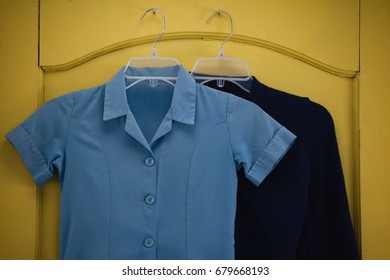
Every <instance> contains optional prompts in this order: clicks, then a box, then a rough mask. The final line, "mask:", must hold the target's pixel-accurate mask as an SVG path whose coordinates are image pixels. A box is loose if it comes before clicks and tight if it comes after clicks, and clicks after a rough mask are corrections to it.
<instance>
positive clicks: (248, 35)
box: [0, 0, 390, 259]
mask: <svg viewBox="0 0 390 280" xmlns="http://www.w3.org/2000/svg"><path fill="white" fill-rule="evenodd" d="M14 2H15V1H2V2H1V5H3V6H4V8H5V9H3V6H2V7H1V8H2V9H1V13H2V14H1V16H2V18H3V21H5V20H4V18H5V19H6V20H8V22H7V23H8V24H9V26H11V27H10V28H6V27H4V28H3V26H1V28H2V29H1V35H3V34H5V35H6V36H8V37H4V38H9V40H10V42H11V41H12V44H11V43H10V44H9V45H7V44H5V43H4V42H7V41H6V40H3V41H4V42H3V41H0V43H1V45H0V47H2V48H4V49H5V50H7V51H8V52H10V53H11V54H13V56H4V59H5V60H4V61H7V64H8V65H10V66H9V67H7V68H4V70H3V67H2V68H1V70H2V72H1V74H2V75H1V79H2V81H3V80H4V81H6V83H5V84H6V85H7V86H6V91H4V92H2V93H1V97H2V99H1V101H2V102H1V104H2V105H1V107H0V108H1V111H0V113H1V118H2V123H1V133H2V135H4V134H5V133H6V132H7V131H9V130H10V129H11V128H12V127H14V126H16V125H17V124H18V123H19V122H21V121H22V120H24V119H25V118H26V117H27V116H28V115H29V114H31V112H32V111H34V110H35V109H36V108H37V106H39V105H40V104H43V103H44V102H46V101H48V100H50V99H52V98H54V97H57V96H60V95H63V94H66V93H68V92H71V91H75V90H79V89H83V88H88V87H92V86H96V85H99V84H102V83H105V82H106V81H108V80H109V79H110V77H112V75H113V74H114V73H116V71H118V69H119V68H120V67H121V66H123V65H124V64H126V62H127V60H128V59H129V58H130V57H132V56H147V55H149V54H150V51H151V46H152V42H153V41H154V39H155V38H156V34H158V33H159V32H160V31H161V27H162V21H161V17H160V15H158V14H156V15H154V16H152V15H148V17H147V18H145V19H144V21H142V22H141V21H140V20H139V18H140V16H141V15H142V14H143V13H144V12H145V11H146V10H147V9H149V8H151V7H154V6H153V5H154V4H155V1H120V0H113V1H104V0H94V1H92V0H91V1H66V0H58V1H40V6H39V7H40V11H39V12H40V14H39V18H40V30H39V33H38V22H37V21H38V9H37V3H36V2H37V1H27V0H25V1H18V2H25V3H23V5H21V4H15V3H14ZM362 2H363V4H364V5H363V4H362V5H360V2H359V1H358V0H348V1H337V0H321V1H308V0H301V1H285V0H278V1H258V0H247V1H245V5H242V3H239V2H237V1H206V0H201V1H180V0H164V1H159V2H158V5H159V6H158V8H160V9H161V10H162V11H163V12H164V13H165V16H166V20H167V26H166V31H167V33H166V35H164V36H163V38H162V41H161V42H159V43H158V45H157V51H158V54H159V55H160V56H167V57H176V58H178V59H179V60H180V62H181V63H182V64H183V65H184V66H185V67H186V68H187V69H188V70H190V69H191V68H192V66H193V64H194V62H195V61H196V59H197V58H199V57H210V56H216V55H217V54H218V50H219V46H220V43H221V42H222V40H223V39H224V38H225V37H226V36H227V34H226V33H227V32H228V31H229V21H228V19H227V18H226V17H223V16H220V17H217V18H215V19H214V20H213V21H211V22H210V23H208V24H206V23H205V19H206V18H207V16H208V15H209V14H211V13H212V12H213V11H215V10H217V9H224V10H225V11H227V12H229V13H230V14H231V15H232V17H233V31H234V35H233V37H232V38H231V40H230V41H229V42H228V43H227V44H226V45H225V55H226V56H229V57H240V58H243V59H245V60H246V61H247V62H248V64H249V67H250V70H251V72H252V74H253V75H255V76H256V77H257V78H259V79H260V80H261V81H262V82H263V83H265V84H267V85H269V86H271V87H274V88H278V89H281V90H283V91H286V92H290V93H294V94H296V95H301V96H308V97H309V98H310V99H311V100H313V101H315V102H318V103H320V104H322V105H324V106H325V107H326V108H327V109H328V110H329V111H330V113H331V114H332V116H333V118H334V121H335V126H336V134H337V137H338V143H339V148H340V155H341V159H342V165H343V170H344V175H345V179H346V186H347V192H348V199H349V205H350V210H351V215H352V218H353V221H354V225H355V229H356V233H357V237H358V239H359V240H361V241H362V245H361V246H362V249H363V250H362V251H363V257H365V258H390V255H389V253H385V252H384V251H383V252H382V251H381V253H380V254H377V253H376V252H377V251H376V249H375V248H376V247H379V245H378V244H376V243H375V242H373V240H374V239H375V238H376V237H375V235H376V234H378V233H377V231H375V232H373V231H372V230H371V228H370V222H369V220H370V218H371V213H372V210H373V209H374V208H375V207H374V205H373V197H377V196H378V195H380V194H386V193H387V194H388V192H389V191H388V190H386V188H385V185H386V184H387V186H388V182H389V179H387V178H386V177H385V176H384V175H383V174H382V173H381V174H382V175H381V177H380V178H379V179H377V180H376V182H378V181H379V183H380V184H381V185H382V187H380V188H377V189H375V190H373V192H372V193H370V192H369V191H368V190H369V188H370V186H371V183H370V182H369V178H370V176H373V174H372V173H373V172H374V167H372V166H369V164H370V162H369V160H371V158H370V156H369V155H370V153H371V149H374V151H378V150H375V147H372V146H371V147H362V150H360V149H359V140H360V137H359V130H358V128H359V121H360V122H361V124H362V125H365V126H367V129H369V128H368V126H369V121H370V118H373V119H375V118H380V120H382V119H383V116H387V117H388V113H385V110H386V108H384V107H385V105H382V107H381V109H382V111H380V112H376V113H377V114H378V115H377V114H376V113H373V114H372V115H370V116H368V117H364V118H363V117H362V116H365V112H366V111H364V110H372V107H373V105H372V104H371V105H372V106H371V107H370V106H369V105H367V107H365V106H363V104H360V111H359V106H358V105H359V102H358V101H359V78H363V76H362V75H363V74H364V69H362V70H361V71H360V68H359V67H360V65H359V63H360V60H359V59H360V57H359V55H360V51H362V50H363V46H364V47H365V48H366V50H367V52H369V51H370V49H369V47H370V46H371V45H370V43H369V39H366V38H362V42H363V40H364V43H365V44H366V45H362V49H360V43H361V42H360V41H359V28H360V26H359V20H360V9H363V12H364V11H366V10H367V13H366V14H365V13H362V14H363V15H364V16H365V18H364V17H363V19H367V22H368V23H371V19H372V18H371V17H374V14H375V12H376V9H378V8H377V7H376V6H375V5H374V4H369V3H368V1H367V0H366V1H362ZM373 2H375V1H373ZM378 2H380V1H378ZM370 3H372V1H371V2H370ZM384 8H387V11H389V10H390V7H389V5H387V6H385V7H384ZM22 13H23V14H28V15H29V17H25V16H24V17H22V15H21V14H22ZM13 15H20V17H21V18H23V20H19V21H18V20H17V19H15V18H14V16H13ZM382 20H384V19H382ZM377 21H380V19H377ZM386 21H387V23H389V20H388V19H386ZM362 24H364V22H363V23H362ZM375 24H378V23H377V22H375V21H374V22H373V24H372V25H370V26H368V25H367V27H366V28H367V29H366V30H363V31H364V33H363V34H367V35H369V34H370V30H372V29H373V28H375V26H376V25H375ZM27 30H28V31H29V32H27ZM14 31H15V32H14ZM20 32H23V34H28V36H27V37H25V36H23V37H20V36H18V35H17V34H20ZM38 34H39V39H40V41H39V66H41V69H43V70H42V72H40V71H38V67H37V58H38ZM2 38H3V37H2ZM2 38H1V39H2ZM387 43H388V42H387ZM15 44H17V45H20V46H21V47H20V48H21V49H17V48H14V47H13V46H14V45H15ZM371 47H372V46H371ZM24 50H28V52H24ZM2 53H3V51H2ZM387 57H388V55H387ZM366 59H367V61H368V58H366ZM387 59H388V58H387ZM2 61H3V57H2ZM362 62H363V61H362ZM20 65H23V68H21V67H20ZM21 69H23V73H20V71H21ZM373 71H374V73H375V71H376V70H373ZM3 72H4V73H3ZM6 77H9V79H7V80H6ZM20 78H23V83H20V81H19V80H18V79H20ZM364 81H365V84H363V83H362V87H361V91H363V90H367V93H366V96H365V98H366V99H367V101H366V102H368V103H369V102H370V100H371V97H372V96H371V95H370V94H369V93H368V92H369V85H370V83H371V82H372V81H370V80H369V79H366V80H364ZM363 86H364V87H363ZM384 89H385V87H382V88H380V92H383V90H384ZM363 93H364V92H361V93H360V94H361V96H362V97H364V96H363ZM374 94H378V95H377V98H378V100H381V98H382V99H385V98H386V97H385V96H384V95H379V92H378V93H374ZM3 100H4V102H3ZM378 100H375V101H378ZM387 104H388V103H387ZM16 106H17V107H16ZM15 108H17V110H15ZM16 112H18V113H16ZM386 114H387V115H386ZM378 116H380V117H378ZM3 120H5V121H3ZM382 124H384V122H383V123H382ZM362 128H363V127H362ZM384 130H385V131H386V132H385V133H387V134H386V135H387V139H388V138H389V132H388V128H387V130H386V129H384ZM374 134H375V133H374ZM360 135H361V139H362V140H366V141H369V139H371V138H370V137H369V136H367V135H366V134H364V131H362V130H360ZM365 136H366V137H367V138H365ZM387 141H388V140H387ZM381 143H382V144H384V141H383V142H381ZM0 147H1V150H0V151H1V154H0V155H1V163H0V168H1V169H0V172H1V175H2V176H1V179H0V188H1V189H0V191H1V196H0V197H1V198H0V199H1V201H2V203H1V205H0V207H1V213H0V217H1V226H2V231H1V233H0V234H1V238H0V246H1V247H0V248H1V250H0V258H27V259H30V258H41V259H57V258H58V256H59V198H60V191H59V186H58V182H57V180H55V179H54V180H51V181H50V182H48V183H47V184H46V185H45V186H43V187H42V188H36V187H35V186H34V183H33V181H32V179H31V178H30V177H29V174H28V172H27V171H26V168H25V167H23V164H22V162H21V160H20V159H19V158H18V156H17V153H16V152H15V151H14V150H13V149H12V148H11V147H10V145H9V144H8V143H6V142H5V140H4V139H1V146H0ZM363 148H364V149H363ZM387 149H388V148H387ZM388 151H389V150H387V152H388ZM374 156H375V157H376V158H375V159H376V160H377V159H378V158H381V156H382V155H381V154H379V153H376V154H375V155H374ZM360 159H361V160H362V161H361V162H360ZM363 160H367V161H366V162H364V161H363ZM383 162H384V161H383ZM387 167H388V164H387ZM363 168H364V169H363ZM381 168H382V169H381ZM383 168H386V164H384V166H383V165H382V166H376V167H375V170H379V171H380V170H385V169H383ZM387 169H388V168H387ZM360 175H361V176H362V178H364V179H365V180H363V181H362V183H364V185H363V184H362V185H361V184H360ZM389 197H390V196H387V198H385V197H384V196H381V202H382V203H383V209H382V210H381V211H379V212H375V211H374V212H375V214H378V213H379V214H380V215H381V216H380V217H382V218H383V217H384V215H385V214H386V213H389V212H390V210H389V209H388V208H386V206H385V205H386V202H389ZM3 200H4V202H3ZM360 201H362V202H364V203H363V204H362V205H360ZM388 204H389V203H387V205H388ZM361 206H362V208H361ZM364 207H368V208H364ZM361 217H363V218H365V219H363V220H362V223H361ZM378 219H380V218H378ZM379 224H380V226H381V227H382V228H383V229H385V230H386V229H389V225H388V224H385V223H379ZM361 226H362V228H361ZM3 228H4V230H3ZM361 232H362V233H363V235H360V233H361ZM366 244H367V245H366ZM369 246H374V247H369ZM375 246H376V247H375ZM386 246H387V247H386ZM383 247H385V248H387V252H390V249H389V248H390V242H389V240H387V241H385V246H383Z"/></svg>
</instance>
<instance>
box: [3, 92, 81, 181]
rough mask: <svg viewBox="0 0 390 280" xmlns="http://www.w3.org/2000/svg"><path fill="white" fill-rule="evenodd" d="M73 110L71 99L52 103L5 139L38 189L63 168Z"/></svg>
mask: <svg viewBox="0 0 390 280" xmlns="http://www.w3.org/2000/svg"><path fill="white" fill-rule="evenodd" d="M72 108H73V102H72V98H71V95H66V96H63V97H59V98H56V99H53V100H51V101H49V102H47V103H46V104H45V105H43V106H42V107H41V108H40V109H38V110H37V111H36V112H34V113H33V114H32V115H31V116H30V117H29V118H28V119H27V120H25V121H24V122H23V123H22V124H20V125H19V126H17V127H16V128H14V129H13V130H11V131H10V132H9V133H8V134H7V135H6V137H7V139H8V140H9V141H10V142H11V144H12V145H13V146H14V147H15V148H16V149H17V151H18V153H19V154H20V156H21V157H22V159H23V162H24V163H25V165H26V166H27V168H28V170H29V171H30V173H31V174H32V176H33V178H34V180H35V182H36V183H37V184H38V185H42V184H44V183H45V182H46V181H47V180H49V179H50V178H51V177H53V175H54V170H55V169H57V170H60V169H61V167H62V163H63V159H64V149H65V144H66V135H67V128H68V124H69V119H70V115H71V111H72Z"/></svg>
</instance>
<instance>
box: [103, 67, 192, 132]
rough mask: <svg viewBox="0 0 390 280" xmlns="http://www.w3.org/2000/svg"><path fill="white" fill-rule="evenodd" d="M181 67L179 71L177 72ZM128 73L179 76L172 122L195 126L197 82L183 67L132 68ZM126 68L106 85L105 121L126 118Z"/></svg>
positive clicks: (174, 94)
mask: <svg viewBox="0 0 390 280" xmlns="http://www.w3.org/2000/svg"><path fill="white" fill-rule="evenodd" d="M177 67H179V70H177ZM126 73H127V74H129V73H131V74H132V75H142V76H145V75H154V76H156V75H158V74H159V73H163V74H164V75H163V76H172V75H170V74H173V75H174V76H177V80H176V83H175V88H174V90H173V96H172V102H171V108H170V110H169V113H170V116H171V118H172V120H175V121H178V122H181V123H185V124H191V125H193V124H194V123H195V109H196V82H195V80H194V78H193V77H192V76H191V75H190V74H189V73H188V72H187V70H185V68H184V67H183V66H181V65H179V66H174V67H162V68H141V69H137V68H132V67H129V68H128V69H127V70H126ZM125 79H126V78H125V74H124V68H121V70H120V71H119V72H118V73H117V74H116V75H115V76H114V77H113V78H112V79H111V80H110V81H109V82H108V83H107V84H106V89H105V97H104V112H103V120H104V121H107V120H111V119H115V118H118V117H121V116H126V115H127V113H128V111H129V110H130V109H129V106H128V104H127V97H126V80H125Z"/></svg>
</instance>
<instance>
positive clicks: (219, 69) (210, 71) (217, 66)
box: [191, 10, 252, 92]
mask: <svg viewBox="0 0 390 280" xmlns="http://www.w3.org/2000/svg"><path fill="white" fill-rule="evenodd" d="M217 14H218V15H220V14H225V15H227V16H229V19H230V34H229V36H228V37H227V38H226V39H225V41H223V43H222V44H221V47H220V49H219V54H218V56H217V57H202V58H199V59H198V60H197V61H196V62H195V64H194V67H193V68H192V70H191V74H192V76H193V77H194V78H195V79H196V80H201V81H202V82H201V84H205V83H207V82H209V81H213V80H216V81H217V85H218V86H219V87H223V86H224V84H225V81H229V82H232V83H234V84H236V85H237V86H239V87H240V88H242V89H243V90H245V91H246V92H249V89H247V88H246V87H244V86H243V85H242V84H240V83H239V82H244V81H249V80H250V79H251V78H252V75H251V73H250V71H249V67H248V64H247V63H246V62H245V60H243V59H240V58H228V57H226V56H224V51H223V47H224V45H225V43H226V42H227V41H228V40H229V39H230V37H231V36H232V35H233V19H232V17H231V15H230V14H228V13H227V12H225V11H223V10H217V11H215V12H214V13H212V14H211V15H210V16H209V17H208V18H207V20H206V23H208V22H209V21H210V20H211V19H212V18H213V17H214V16H215V15H217Z"/></svg>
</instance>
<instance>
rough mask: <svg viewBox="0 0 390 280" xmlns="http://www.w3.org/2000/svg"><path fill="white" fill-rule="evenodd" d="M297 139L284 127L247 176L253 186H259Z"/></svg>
mask: <svg viewBox="0 0 390 280" xmlns="http://www.w3.org/2000/svg"><path fill="white" fill-rule="evenodd" d="M295 139H296V136H295V135H294V134H293V133H291V132H290V131H289V130H287V128H285V127H283V126H282V127H281V128H280V129H279V130H278V131H277V133H276V134H275V135H274V137H273V138H272V140H271V141H270V142H269V143H268V145H267V146H266V147H265V149H264V151H263V153H262V154H261V155H260V157H259V159H258V160H257V161H256V162H255V164H254V165H253V166H252V168H251V169H250V170H249V172H248V173H247V174H246V177H247V178H248V179H249V180H250V181H251V182H252V183H253V184H255V185H256V186H259V185H260V184H261V183H262V182H263V180H264V179H265V177H267V175H268V174H269V173H270V172H271V171H272V170H273V169H274V168H275V166H276V165H277V164H278V163H279V161H280V160H281V159H282V158H283V156H284V155H285V154H286V153H287V151H288V150H289V149H290V147H291V146H292V144H293V143H294V142H295Z"/></svg>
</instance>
